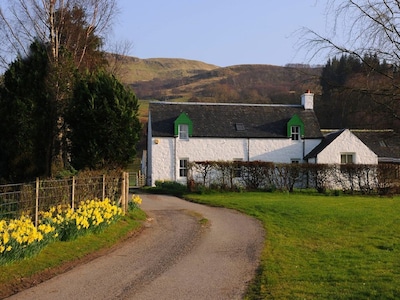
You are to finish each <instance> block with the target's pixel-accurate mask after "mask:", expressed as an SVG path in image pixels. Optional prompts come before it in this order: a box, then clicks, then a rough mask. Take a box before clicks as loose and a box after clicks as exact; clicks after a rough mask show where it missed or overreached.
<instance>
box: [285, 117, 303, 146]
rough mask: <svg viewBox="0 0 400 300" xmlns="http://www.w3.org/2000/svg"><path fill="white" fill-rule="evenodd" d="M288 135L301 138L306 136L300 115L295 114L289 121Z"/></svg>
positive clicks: (294, 138) (292, 137)
mask: <svg viewBox="0 0 400 300" xmlns="http://www.w3.org/2000/svg"><path fill="white" fill-rule="evenodd" d="M287 137H290V138H291V139H292V140H301V138H303V137H304V123H303V121H302V120H301V119H300V117H299V116H298V115H294V116H293V117H292V118H291V119H290V120H289V122H288V123H287Z"/></svg>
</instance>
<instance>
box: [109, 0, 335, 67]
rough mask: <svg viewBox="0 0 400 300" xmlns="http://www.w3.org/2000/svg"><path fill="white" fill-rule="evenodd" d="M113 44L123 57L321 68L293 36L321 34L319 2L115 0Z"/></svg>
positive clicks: (322, 60)
mask: <svg viewBox="0 0 400 300" xmlns="http://www.w3.org/2000/svg"><path fill="white" fill-rule="evenodd" d="M118 2H119V8H120V10H121V13H120V14H119V16H118V20H117V22H116V23H115V27H114V36H115V39H117V40H119V41H129V42H131V44H132V49H131V50H130V52H129V55H131V56H136V57H139V58H155V57H166V58H185V59H193V60H199V61H203V62H206V63H210V64H215V65H217V66H221V67H224V66H231V65H238V64H271V65H280V66H283V65H285V64H287V63H310V64H321V63H322V64H324V63H325V62H326V60H327V58H326V57H319V58H317V59H314V60H309V56H308V55H307V54H306V50H305V49H303V50H300V51H299V50H298V49H297V44H298V40H299V38H300V37H301V36H300V35H299V34H298V31H299V29H300V28H302V27H308V28H311V29H313V30H316V31H324V30H325V14H324V12H325V6H324V3H323V2H325V1H319V0H247V1H244V0H142V1H135V0H118Z"/></svg>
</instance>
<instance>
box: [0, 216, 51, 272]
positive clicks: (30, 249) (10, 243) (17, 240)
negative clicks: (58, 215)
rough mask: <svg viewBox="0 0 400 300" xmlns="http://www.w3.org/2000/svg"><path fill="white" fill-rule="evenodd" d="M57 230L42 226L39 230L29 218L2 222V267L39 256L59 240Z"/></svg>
mask: <svg viewBox="0 0 400 300" xmlns="http://www.w3.org/2000/svg"><path fill="white" fill-rule="evenodd" d="M57 235H58V233H57V232H56V228H55V227H54V226H52V225H50V224H40V225H39V226H38V227H37V228H36V227H35V225H34V224H33V222H32V220H31V219H30V218H29V217H28V216H25V215H23V216H21V217H20V218H19V219H13V220H0V265H1V264H4V263H7V262H11V261H14V260H18V259H22V258H25V257H30V256H33V255H35V254H37V253H38V252H39V251H40V250H41V249H43V247H44V246H46V245H47V244H48V243H49V242H51V241H53V240H55V239H56V238H57Z"/></svg>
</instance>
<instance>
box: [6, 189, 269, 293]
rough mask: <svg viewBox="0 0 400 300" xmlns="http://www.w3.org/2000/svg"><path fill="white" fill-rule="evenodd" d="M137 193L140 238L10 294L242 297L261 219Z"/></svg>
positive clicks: (252, 270)
mask: <svg viewBox="0 0 400 300" xmlns="http://www.w3.org/2000/svg"><path fill="white" fill-rule="evenodd" d="M141 197H142V199H143V203H142V208H143V209H144V210H145V211H146V212H147V214H148V216H149V218H148V220H147V222H146V224H145V226H146V228H145V229H144V230H143V232H142V233H141V234H140V235H138V236H137V237H134V238H132V239H130V240H129V241H128V242H125V243H123V244H122V245H121V247H119V248H118V249H116V250H115V251H113V252H111V253H109V254H107V255H105V256H102V257H100V258H97V259H95V260H93V261H91V262H89V263H87V264H84V265H80V266H78V267H76V268H74V269H72V270H70V271H68V272H67V273H64V274H62V275H59V276H56V277H54V278H52V279H50V280H48V281H46V282H44V283H41V284H39V285H38V286H36V287H33V288H30V289H28V290H25V291H23V292H21V293H19V294H16V295H14V296H13V297H10V298H9V299H30V300H31V299H43V300H44V299H58V300H60V299H80V300H83V299H135V300H140V299H194V300H195V299H229V300H232V299H242V296H243V293H244V292H245V290H246V286H247V284H248V282H249V281H250V280H251V279H252V277H253V276H254V274H255V270H256V268H257V265H258V262H259V257H260V254H261V250H262V247H263V241H264V231H263V229H262V226H261V225H260V223H259V222H257V221H256V220H254V219H252V218H250V217H247V216H245V215H243V214H240V213H237V212H235V211H232V210H228V209H223V208H212V207H207V206H203V205H199V204H194V203H190V202H187V201H183V200H181V199H178V198H175V197H169V196H158V195H141ZM202 218H206V219H207V220H208V222H207V224H206V225H205V226H204V225H202V224H204V222H201V221H200V220H201V219H202Z"/></svg>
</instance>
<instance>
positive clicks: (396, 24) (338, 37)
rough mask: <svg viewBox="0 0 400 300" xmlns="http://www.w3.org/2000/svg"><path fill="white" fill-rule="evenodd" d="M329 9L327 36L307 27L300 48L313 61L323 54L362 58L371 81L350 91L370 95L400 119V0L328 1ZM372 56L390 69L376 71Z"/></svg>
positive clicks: (377, 69) (327, 14)
mask: <svg viewBox="0 0 400 300" xmlns="http://www.w3.org/2000/svg"><path fill="white" fill-rule="evenodd" d="M326 9H327V10H326V17H327V24H330V25H328V27H329V28H328V29H327V31H326V33H321V32H317V31H315V30H312V29H309V28H304V29H303V30H302V35H301V36H302V38H301V42H300V46H301V47H304V48H307V49H308V50H309V53H310V54H311V59H312V58H314V57H316V56H318V55H320V54H327V55H328V56H330V57H332V56H336V55H340V54H349V55H352V56H354V57H357V58H358V59H360V60H361V61H362V62H363V63H364V64H365V65H366V66H368V68H369V71H370V74H371V76H370V80H369V81H367V82H364V83H363V84H362V85H360V86H358V87H354V86H352V87H349V88H351V89H354V88H358V90H359V91H362V92H363V93H365V94H368V95H369V96H371V98H372V99H373V100H374V101H376V102H377V103H379V104H380V105H381V106H382V108H383V109H385V110H387V111H388V112H390V113H391V115H392V117H393V118H395V119H397V120H400V110H399V108H400V105H399V103H400V98H399V97H398V96H397V95H399V94H400V76H399V71H400V68H399V67H400V0H329V1H328V2H327V6H326ZM370 55H376V56H377V57H378V58H379V59H380V60H381V61H382V62H385V63H386V64H387V66H389V68H388V69H382V68H381V69H379V68H376V66H375V65H373V64H371V63H370V60H369V57H370ZM378 77H379V78H380V79H379V80H378V79H377V78H378ZM377 82H379V84H376V83H377ZM382 83H383V84H382ZM382 99H385V100H384V101H382Z"/></svg>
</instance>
